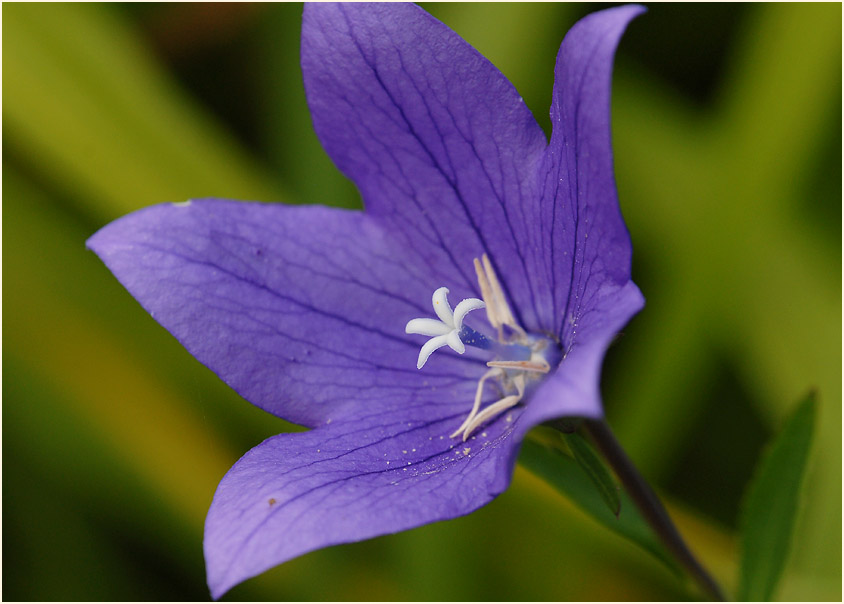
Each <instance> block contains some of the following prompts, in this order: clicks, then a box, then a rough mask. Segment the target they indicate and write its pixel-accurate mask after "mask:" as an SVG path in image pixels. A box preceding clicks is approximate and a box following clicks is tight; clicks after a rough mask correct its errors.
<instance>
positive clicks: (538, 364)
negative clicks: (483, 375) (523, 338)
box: [486, 359, 551, 373]
mask: <svg viewBox="0 0 844 604" xmlns="http://www.w3.org/2000/svg"><path fill="white" fill-rule="evenodd" d="M486 365H487V367H500V368H501V369H518V370H520V371H530V372H532V373H548V372H549V371H550V370H551V366H550V365H549V364H548V362H547V361H546V360H545V359H541V360H540V361H534V360H530V361H489V362H488V363H487V364H486Z"/></svg>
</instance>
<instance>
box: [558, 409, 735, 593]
mask: <svg viewBox="0 0 844 604" xmlns="http://www.w3.org/2000/svg"><path fill="white" fill-rule="evenodd" d="M557 427H558V429H560V427H559V426H557ZM582 427H583V429H584V431H585V432H586V434H587V435H588V436H589V438H590V439H591V440H592V442H593V443H594V444H595V446H596V447H597V448H598V450H599V451H600V452H601V454H602V455H603V456H604V458H605V459H606V461H607V463H609V465H610V467H612V469H613V471H614V472H615V474H616V476H617V477H618V479H619V480H620V481H621V484H622V485H623V486H624V489H625V490H626V491H627V494H628V495H630V498H631V499H632V500H633V503H635V504H636V507H637V508H639V511H640V512H641V514H642V517H643V518H644V519H645V521H647V523H648V524H649V525H650V526H651V528H652V529H653V530H654V532H655V533H656V535H657V536H658V537H659V539H660V541H662V544H663V545H664V546H665V548H666V549H667V550H668V551H669V552H670V553H671V555H673V556H674V557H675V558H676V560H677V561H678V562H679V563H680V565H681V566H683V568H685V569H686V570H687V571H688V573H689V574H690V575H691V577H692V578H693V579H694V580H695V581H696V582H697V583H698V585H699V586H700V587H701V588H702V589H703V590H704V592H706V593H707V594H708V595H709V596H711V597H712V599H713V600H717V601H721V602H724V601H726V598H725V597H724V593H723V592H722V591H721V588H720V587H719V586H718V584H717V583H716V582H715V580H714V579H713V578H712V577H711V576H710V575H709V573H708V572H707V571H706V570H705V569H704V568H703V566H702V565H701V564H700V562H698V560H697V559H696V558H695V556H694V554H692V552H691V550H690V549H689V547H688V546H687V545H686V542H685V541H684V540H683V537H682V536H681V535H680V532H679V531H678V530H677V527H676V526H675V525H674V522H673V521H672V520H671V517H670V516H669V515H668V511H667V510H666V509H665V506H663V505H662V502H661V501H660V500H659V497H657V495H656V493H655V492H654V490H653V489H652V488H651V486H650V485H649V484H648V483H647V481H646V480H645V479H644V477H643V476H642V475H641V474H640V473H639V471H638V470H637V469H636V466H634V465H633V462H632V460H631V459H630V458H629V457H628V456H627V453H625V452H624V449H623V448H622V447H621V444H620V443H619V442H618V440H616V438H615V435H614V434H613V432H612V430H611V429H610V427H609V425H608V424H607V422H606V421H604V420H585V421H583V424H582Z"/></svg>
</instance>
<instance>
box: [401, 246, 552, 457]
mask: <svg viewBox="0 0 844 604" xmlns="http://www.w3.org/2000/svg"><path fill="white" fill-rule="evenodd" d="M475 273H476V274H477V277H478V287H479V288H480V290H481V296H482V297H483V300H478V299H477V298H468V299H466V300H463V301H462V302H461V303H460V304H458V305H457V308H455V309H454V311H453V312H452V310H451V306H449V304H448V299H447V298H446V296H447V294H448V289H447V288H445V287H441V288H439V289H438V290H437V291H435V292H434V297H433V304H434V312H435V313H436V314H437V316H438V317H439V321H437V320H436V319H413V320H411V321H409V322H408V323H407V327H405V332H407V333H414V334H420V335H423V336H430V338H431V339H430V340H428V341H427V342H426V343H425V345H424V346H422V350H420V351H419V360H418V362H417V363H416V368H417V369H422V366H423V365H425V362H426V361H427V360H428V357H429V356H431V353H432V352H434V351H435V350H437V349H438V348H442V347H443V346H446V345H447V346H449V347H451V349H452V350H454V351H455V352H457V353H458V354H463V353H464V352H465V351H466V346H465V344H464V342H463V341H462V340H461V339H460V331H461V330H462V329H463V318H464V317H465V316H466V314H467V313H469V312H471V311H473V310H477V309H478V308H486V314H487V320H488V321H489V324H490V325H491V326H492V327H493V328H494V329H496V330H497V331H498V345H500V347H499V348H501V347H503V348H507V347H508V346H513V347H516V348H521V349H522V351H526V352H528V353H529V359H527V360H505V359H501V358H498V359H495V360H492V361H489V362H488V363H487V367H489V370H487V372H486V373H484V374H483V376H481V378H480V380H479V381H478V387H477V389H476V390H475V400H474V403H473V405H472V408H471V410H470V411H469V415H468V416H467V417H466V419H465V420H464V421H463V423H462V424H461V425H460V427H459V428H457V430H456V431H455V432H454V433H453V434H451V436H450V438H455V437H457V436H460V435H462V437H463V441H464V442H465V441H466V440H467V439H468V438H469V437H470V436H471V435H472V433H473V432H474V431H475V430H477V429H478V428H479V427H480V426H481V425H483V424H485V423H486V422H488V421H489V420H491V419H493V418H494V417H496V416H498V415H501V414H502V413H503V412H504V411H507V410H508V409H510V408H512V407H515V406H516V405H518V404H519V403H520V402H521V401H522V399H523V398H524V395H525V390H526V387H527V380H528V379H532V378H535V377H536V376H538V375H542V374H545V373H548V372H549V371H550V370H551V367H550V366H549V365H548V362H547V361H546V360H545V355H544V353H543V351H544V349H545V347H546V345H547V341H545V340H542V339H536V338H531V337H528V335H527V333H526V332H525V330H524V329H522V327H521V326H520V325H519V324H518V323H517V322H516V319H515V318H514V317H513V313H512V312H511V311H510V306H509V305H508V304H507V298H506V297H505V295H504V290H503V288H502V287H501V282H500V281H499V280H498V276H497V275H496V274H495V269H493V267H492V263H491V262H490V260H489V258H488V257H487V255H486V254H484V255H483V256H482V257H481V258H480V259H478V258H476V259H475ZM505 326H507V327H508V328H509V333H506V332H505V329H504V327H505ZM464 335H465V334H464ZM476 335H477V334H476ZM467 341H470V340H467ZM484 348H486V346H484ZM496 354H497V353H496ZM490 379H495V380H496V381H497V382H498V390H499V392H500V393H501V394H504V396H503V397H502V398H500V399H498V400H497V401H495V402H493V403H491V404H489V405H488V406H487V407H485V408H484V409H481V401H482V399H483V395H484V386H485V385H486V382H487V381H488V380H490ZM507 421H510V419H509V418H508V420H507ZM440 438H442V437H440ZM467 450H468V449H467Z"/></svg>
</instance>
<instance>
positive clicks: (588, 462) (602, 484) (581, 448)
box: [562, 433, 621, 517]
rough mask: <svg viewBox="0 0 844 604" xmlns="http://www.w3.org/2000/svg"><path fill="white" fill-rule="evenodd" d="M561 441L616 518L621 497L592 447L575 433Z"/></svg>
mask: <svg viewBox="0 0 844 604" xmlns="http://www.w3.org/2000/svg"><path fill="white" fill-rule="evenodd" d="M562 437H563V440H564V441H565V442H566V444H567V445H568V447H569V450H570V451H571V452H572V455H574V460H575V461H576V462H577V463H579V464H580V467H581V468H583V471H584V472H586V475H587V476H589V480H591V481H592V484H594V485H595V487H596V488H597V489H598V493H600V495H601V499H603V500H604V503H606V504H607V507H608V508H609V509H610V511H611V512H612V513H613V515H614V516H616V517H618V514H619V513H620V512H621V497H620V495H619V490H618V485H617V484H615V481H614V480H613V478H612V476H611V475H610V471H609V470H608V469H607V467H606V466H605V465H604V462H602V461H601V458H600V457H598V456H597V455H596V454H595V451H593V450H592V447H590V446H589V443H587V442H586V441H585V440H584V439H583V437H582V436H580V435H579V434H576V433H572V434H565V433H563V434H562Z"/></svg>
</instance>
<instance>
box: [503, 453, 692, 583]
mask: <svg viewBox="0 0 844 604" xmlns="http://www.w3.org/2000/svg"><path fill="white" fill-rule="evenodd" d="M519 462H520V463H521V464H522V465H523V466H524V467H525V468H527V469H528V470H529V471H530V472H532V473H534V474H536V475H537V476H539V477H540V478H542V479H543V480H545V481H546V482H547V483H548V484H549V485H551V486H552V487H554V488H555V489H556V490H558V491H559V492H560V493H562V494H563V495H565V496H566V497H568V498H569V499H570V500H571V501H572V503H574V504H575V505H577V507H579V508H580V509H581V510H583V511H584V512H586V513H587V514H588V515H590V516H592V518H594V519H595V520H597V521H598V522H600V523H601V524H603V525H604V526H606V527H607V528H609V529H610V530H612V531H614V532H616V533H618V534H619V535H621V536H622V537H624V538H626V539H628V540H630V541H632V542H633V543H635V544H636V545H638V546H639V547H641V548H642V549H644V550H645V551H647V552H649V553H650V554H652V555H653V556H654V557H655V558H656V559H657V560H660V561H661V562H663V563H664V564H665V565H666V566H667V567H668V568H669V569H670V570H671V571H673V572H675V573H677V574H680V570H679V568H678V567H677V565H676V564H675V562H674V561H673V559H672V558H671V557H670V556H669V555H668V553H667V552H666V551H665V549H664V548H663V547H662V544H661V543H660V542H659V540H658V539H657V537H656V535H654V533H653V531H651V528H650V527H649V526H648V524H647V523H646V522H645V520H644V519H643V518H642V517H641V516H640V515H639V512H638V510H637V509H636V506H635V505H633V502H632V501H631V500H630V499H629V497H627V495H626V494H624V493H620V494H619V498H620V500H621V505H620V509H619V514H618V516H616V515H615V514H614V513H613V512H612V511H610V509H609V508H608V507H607V505H606V503H605V501H604V500H603V498H602V495H601V494H600V493H599V492H598V490H596V489H595V486H594V484H593V481H592V479H591V478H590V476H589V474H588V473H587V472H586V470H584V469H583V467H582V466H581V465H580V464H579V463H578V462H576V461H575V460H574V459H572V458H571V457H569V456H568V455H566V454H564V453H563V452H561V451H560V450H558V449H555V448H553V447H550V446H547V445H544V444H541V443H539V442H537V441H535V440H531V439H526V440H525V441H524V443H523V444H522V452H521V454H520V455H519Z"/></svg>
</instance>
